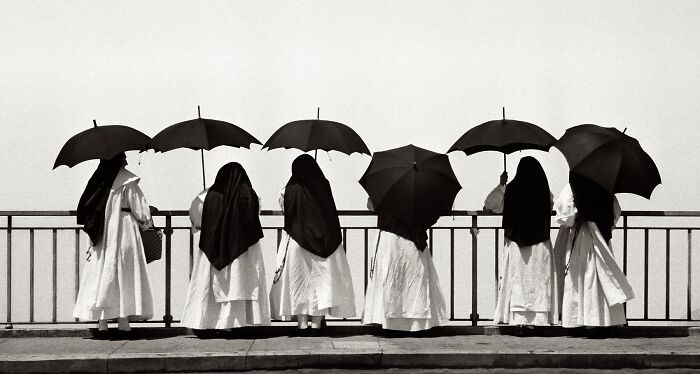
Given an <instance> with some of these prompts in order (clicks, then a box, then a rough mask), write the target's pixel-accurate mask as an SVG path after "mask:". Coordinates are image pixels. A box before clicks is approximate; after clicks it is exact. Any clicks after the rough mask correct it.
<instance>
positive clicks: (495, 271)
mask: <svg viewBox="0 0 700 374" xmlns="http://www.w3.org/2000/svg"><path fill="white" fill-rule="evenodd" d="M494 231H495V232H496V235H495V237H496V241H495V245H494V247H495V249H496V250H495V252H494V253H495V254H496V255H495V257H494V266H493V273H494V278H495V280H496V293H495V295H496V297H498V247H499V246H498V244H499V243H498V242H499V240H498V239H499V231H498V229H496V230H494ZM504 250H505V248H504Z"/></svg>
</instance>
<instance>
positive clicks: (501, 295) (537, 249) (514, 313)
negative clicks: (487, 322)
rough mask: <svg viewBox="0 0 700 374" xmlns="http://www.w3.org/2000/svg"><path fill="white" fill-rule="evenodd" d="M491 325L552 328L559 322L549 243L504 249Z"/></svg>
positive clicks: (507, 242) (556, 288)
mask: <svg viewBox="0 0 700 374" xmlns="http://www.w3.org/2000/svg"><path fill="white" fill-rule="evenodd" d="M499 274H500V276H499V277H498V298H497V303H496V310H495V312H494V317H493V322H494V323H506V324H511V325H551V324H555V323H557V322H558V321H559V305H558V302H557V297H558V295H559V292H558V291H557V290H558V283H557V276H556V272H555V267H554V258H553V255H552V243H551V242H550V241H549V240H547V241H544V242H542V243H538V244H535V245H530V246H526V247H522V248H521V247H519V246H518V244H517V243H515V242H513V241H510V240H507V239H506V245H505V247H504V248H503V257H502V261H501V270H500V273H499Z"/></svg>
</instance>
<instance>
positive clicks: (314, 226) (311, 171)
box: [284, 154, 343, 257]
mask: <svg viewBox="0 0 700 374" xmlns="http://www.w3.org/2000/svg"><path fill="white" fill-rule="evenodd" d="M284 230H285V231H286V232H287V234H289V236H291V237H292V239H294V240H295V241H296V242H297V243H299V245H301V246H302V248H304V249H306V250H307V251H309V252H311V253H313V254H315V255H318V256H321V257H328V256H330V255H331V254H333V252H335V250H336V249H337V248H338V246H339V245H340V243H341V242H342V240H343V236H342V233H341V231H340V221H339V220H338V210H337V209H336V207H335V201H334V200H333V192H332V191H331V185H330V184H329V183H328V180H327V179H326V177H325V176H324V175H323V172H322V171H321V168H319V167H318V164H317V163H316V161H315V160H314V159H313V157H311V156H309V155H307V154H303V155H301V156H299V157H297V158H296V160H294V162H293V163H292V177H291V178H289V182H287V187H286V188H285V191H284Z"/></svg>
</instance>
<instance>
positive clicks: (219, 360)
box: [0, 326, 700, 373]
mask: <svg viewBox="0 0 700 374" xmlns="http://www.w3.org/2000/svg"><path fill="white" fill-rule="evenodd" d="M513 332H515V330H512V329H509V328H498V327H445V328H436V329H433V330H430V331H428V332H425V333H419V334H405V333H387V332H383V331H381V330H379V329H374V328H370V327H342V326H329V327H327V328H326V329H324V332H323V333H322V334H319V335H317V336H297V335H298V334H296V331H295V330H294V329H293V328H288V327H269V328H264V327H259V328H245V329H236V330H233V331H231V332H225V333H213V334H204V335H202V334H199V336H195V335H192V334H191V333H190V332H189V331H188V330H186V329H183V328H169V329H166V328H146V327H142V328H139V327H135V328H134V331H133V333H132V334H131V335H129V336H120V335H119V334H117V333H116V331H115V332H114V333H113V334H111V335H110V336H108V337H107V338H106V339H96V338H95V337H93V336H92V334H93V333H94V331H93V330H88V329H85V328H83V329H67V330H63V331H61V330H56V329H45V330H42V329H17V328H15V329H13V330H3V331H0V372H2V373H34V372H41V373H143V372H161V373H165V372H229V371H260V370H295V369H319V368H340V369H365V370H368V369H386V370H387V371H391V370H398V369H402V368H414V369H415V368H424V369H459V368H462V369H476V368H488V369H489V370H493V369H533V368H562V369H621V368H628V369H666V368H675V369H700V331H698V328H697V327H694V328H693V327H690V328H688V327H684V328H673V327H658V328H650V327H644V328H634V327H623V328H615V329H613V330H612V331H611V332H610V333H609V337H607V338H602V339H601V338H600V337H599V336H595V337H591V336H587V335H586V333H585V331H582V330H563V329H557V328H545V329H541V330H537V331H535V334H536V335H537V336H522V337H519V336H513V335H508V334H510V333H513Z"/></svg>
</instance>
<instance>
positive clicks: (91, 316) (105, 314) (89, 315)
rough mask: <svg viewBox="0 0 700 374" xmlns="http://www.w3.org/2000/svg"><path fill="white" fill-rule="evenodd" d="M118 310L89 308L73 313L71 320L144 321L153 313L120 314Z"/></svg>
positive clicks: (151, 316)
mask: <svg viewBox="0 0 700 374" xmlns="http://www.w3.org/2000/svg"><path fill="white" fill-rule="evenodd" d="M117 309H118V308H91V309H88V310H85V309H81V310H75V311H74V312H73V318H78V319H79V320H81V321H98V320H102V319H117V318H127V317H128V318H129V321H146V320H149V319H151V318H153V312H128V313H120V312H119V311H118V310H117Z"/></svg>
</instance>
